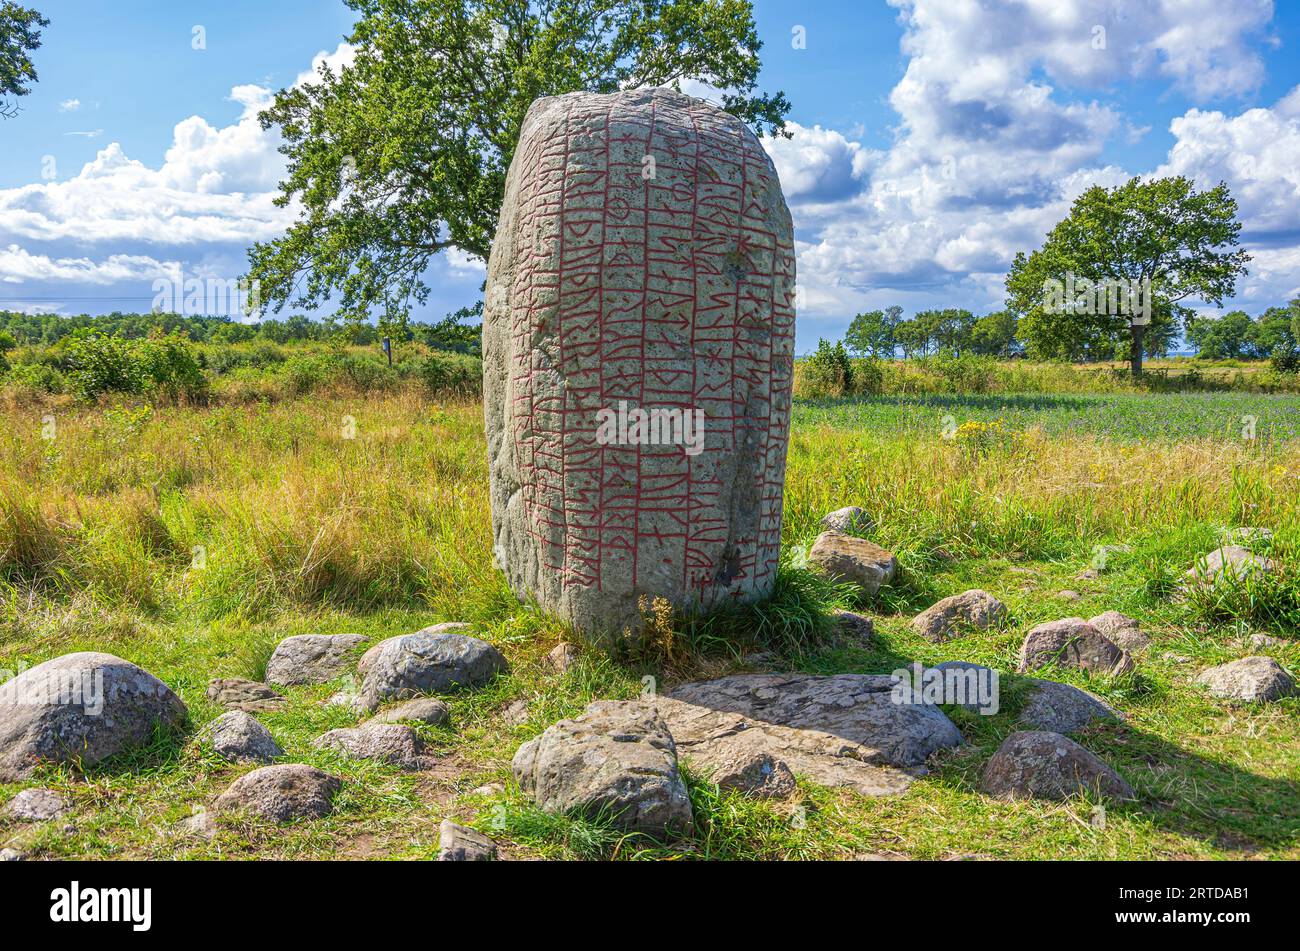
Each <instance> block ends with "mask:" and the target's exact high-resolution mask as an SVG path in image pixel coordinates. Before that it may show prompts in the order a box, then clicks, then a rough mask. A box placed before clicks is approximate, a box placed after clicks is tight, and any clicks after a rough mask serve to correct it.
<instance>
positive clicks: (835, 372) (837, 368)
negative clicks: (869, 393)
mask: <svg viewBox="0 0 1300 951" xmlns="http://www.w3.org/2000/svg"><path fill="white" fill-rule="evenodd" d="M800 389H801V391H802V392H801V393H800V395H801V396H805V397H809V398H811V399H825V398H828V397H830V398H835V397H840V396H845V395H846V394H849V393H852V392H853V361H852V360H850V359H849V354H848V351H847V350H845V349H844V344H843V343H830V342H829V341H827V340H824V339H823V340H820V341H818V343H817V351H816V352H815V353H814V354H813V355H812V356H811V357H809V358H808V359H807V360H806V361H804V368H803V376H802V379H801V386H800Z"/></svg>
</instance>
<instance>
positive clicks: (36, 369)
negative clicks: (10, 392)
mask: <svg viewBox="0 0 1300 951" xmlns="http://www.w3.org/2000/svg"><path fill="white" fill-rule="evenodd" d="M5 382H7V383H8V384H9V385H10V386H15V387H19V388H20V389H26V390H35V391H37V392H41V393H62V392H64V391H65V390H66V389H67V386H68V384H67V380H65V379H64V377H63V374H62V373H60V372H59V370H58V368H57V367H53V366H50V365H49V364H47V363H19V364H17V365H16V366H14V367H12V368H11V369H10V370H9V375H8V376H7V377H6V378H5Z"/></svg>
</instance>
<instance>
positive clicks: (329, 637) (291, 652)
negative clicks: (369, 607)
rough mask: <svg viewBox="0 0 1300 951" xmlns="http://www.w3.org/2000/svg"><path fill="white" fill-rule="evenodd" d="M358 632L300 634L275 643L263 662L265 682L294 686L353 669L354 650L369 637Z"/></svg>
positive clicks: (314, 682) (321, 682)
mask: <svg viewBox="0 0 1300 951" xmlns="http://www.w3.org/2000/svg"><path fill="white" fill-rule="evenodd" d="M368 640H369V638H368V637H364V636H362V635H360V634H300V635H298V636H295V637H286V638H285V639H284V640H282V641H281V642H280V643H279V644H277V645H276V648H275V652H274V653H273V654H271V659H270V660H269V661H267V664H266V682H267V683H269V684H280V685H284V686H293V685H297V684H323V683H326V682H328V681H331V680H333V679H334V678H335V677H341V676H343V675H344V674H345V673H347V672H348V671H349V670H351V669H352V663H353V660H354V658H355V656H356V653H357V650H358V649H359V648H360V647H361V645H362V644H364V643H366V641H368Z"/></svg>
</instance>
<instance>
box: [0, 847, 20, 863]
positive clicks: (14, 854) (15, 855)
mask: <svg viewBox="0 0 1300 951" xmlns="http://www.w3.org/2000/svg"><path fill="white" fill-rule="evenodd" d="M22 860H23V854H22V853H21V852H19V851H18V850H17V849H0V862H21V861H22Z"/></svg>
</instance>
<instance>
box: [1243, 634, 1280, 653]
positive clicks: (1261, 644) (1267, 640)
mask: <svg viewBox="0 0 1300 951" xmlns="http://www.w3.org/2000/svg"><path fill="white" fill-rule="evenodd" d="M1250 646H1251V647H1253V648H1255V649H1256V650H1263V649H1264V648H1266V647H1286V641H1284V640H1282V638H1280V637H1274V636H1273V635H1271V634H1252V635H1250Z"/></svg>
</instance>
